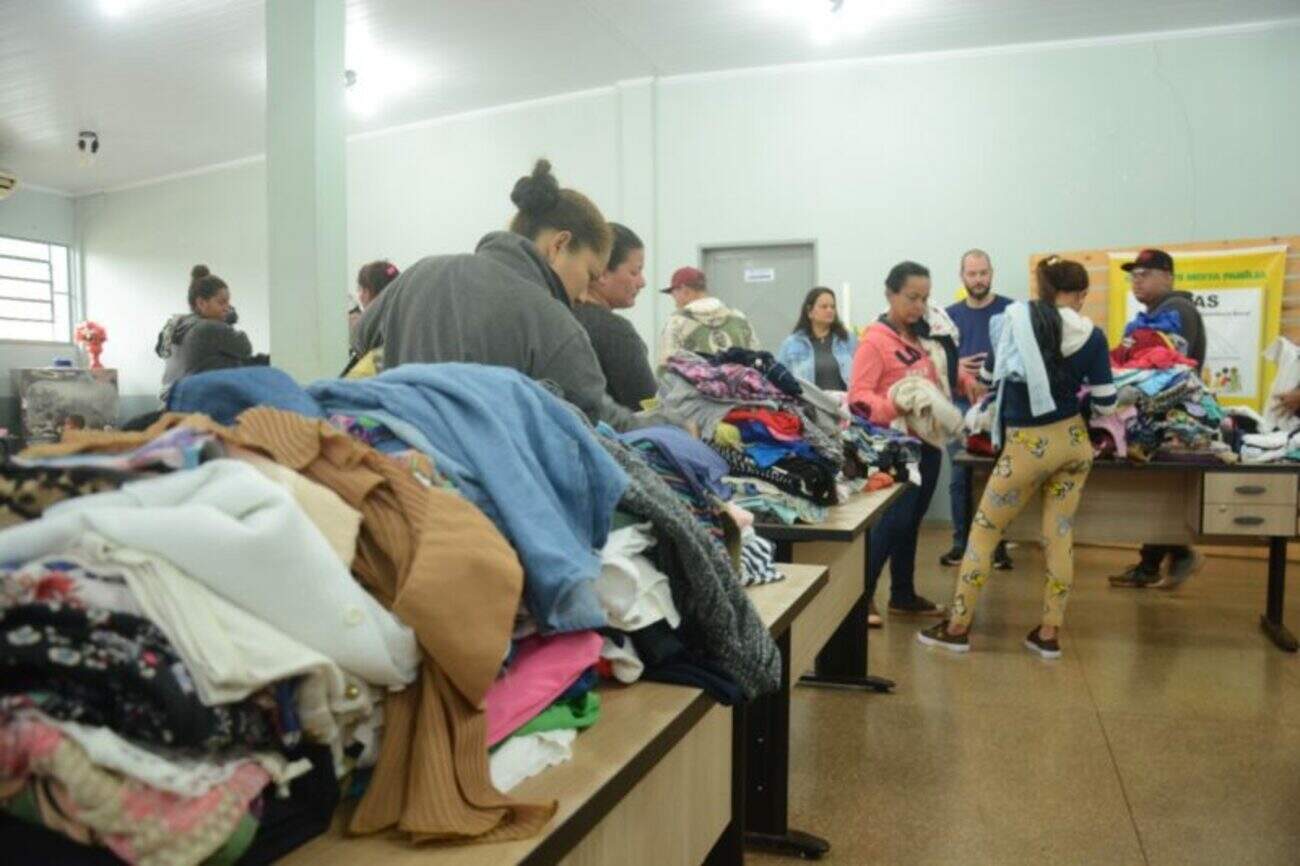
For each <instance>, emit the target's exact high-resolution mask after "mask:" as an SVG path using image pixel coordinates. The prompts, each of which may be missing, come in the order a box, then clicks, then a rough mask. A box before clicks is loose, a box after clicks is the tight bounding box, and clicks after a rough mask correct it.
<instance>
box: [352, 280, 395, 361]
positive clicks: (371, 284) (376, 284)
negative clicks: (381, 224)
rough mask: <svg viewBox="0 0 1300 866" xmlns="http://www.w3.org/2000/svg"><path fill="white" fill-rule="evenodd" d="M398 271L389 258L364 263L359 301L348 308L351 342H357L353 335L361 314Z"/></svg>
mask: <svg viewBox="0 0 1300 866" xmlns="http://www.w3.org/2000/svg"><path fill="white" fill-rule="evenodd" d="M398 273H400V271H398V270H397V265H395V264H393V263H392V262H390V261H388V260H387V259H380V260H378V261H374V262H371V263H370V264H368V265H362V266H361V270H359V271H357V292H356V301H357V302H356V304H355V305H354V306H353V307H352V309H350V310H348V339H349V340H350V341H351V342H355V339H353V337H354V335H355V333H356V329H357V322H360V321H361V314H362V313H364V312H365V311H366V308H367V307H369V306H370V305H371V304H373V303H374V302H375V299H376V298H378V297H379V293H380V292H382V291H383V290H384V289H385V288H386V287H387V286H388V284H389V283H391V282H392V281H393V280H395V279H397V275H398ZM349 366H350V365H349Z"/></svg>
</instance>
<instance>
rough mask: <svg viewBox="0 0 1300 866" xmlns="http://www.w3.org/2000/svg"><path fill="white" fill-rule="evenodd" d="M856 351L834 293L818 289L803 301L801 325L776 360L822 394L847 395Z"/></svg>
mask: <svg viewBox="0 0 1300 866" xmlns="http://www.w3.org/2000/svg"><path fill="white" fill-rule="evenodd" d="M857 349H858V341H857V338H856V337H854V336H853V335H852V334H850V333H849V332H848V329H847V328H845V327H844V323H843V322H841V321H840V316H839V312H838V311H837V310H836V308H835V293H834V292H833V291H831V290H830V289H828V288H826V287H825V286H818V287H816V288H815V289H813V290H812V291H810V292H809V293H808V296H807V297H806V298H804V300H803V306H802V307H800V308H799V322H798V323H797V324H796V325H795V326H794V332H793V333H792V334H790V336H788V337H786V338H785V341H784V342H782V343H781V348H780V349H779V350H777V353H776V359H777V360H778V361H780V362H781V363H782V364H784V365H785V366H786V367H788V368H789V369H790V372H792V373H794V374H795V375H796V376H798V377H799V378H800V379H806V380H808V381H809V382H812V383H813V384H815V385H816V386H817V387H818V388H821V389H822V390H823V391H847V390H848V387H849V382H852V381H853V354H854V352H856V351H857Z"/></svg>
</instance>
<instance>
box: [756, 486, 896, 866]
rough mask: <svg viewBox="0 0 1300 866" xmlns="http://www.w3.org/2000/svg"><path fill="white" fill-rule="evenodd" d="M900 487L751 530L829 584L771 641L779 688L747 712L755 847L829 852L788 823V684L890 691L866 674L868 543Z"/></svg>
mask: <svg viewBox="0 0 1300 866" xmlns="http://www.w3.org/2000/svg"><path fill="white" fill-rule="evenodd" d="M905 489H906V487H905V485H902V484H896V485H893V486H891V487H889V488H886V489H883V490H878V491H874V492H869V493H860V494H858V495H856V496H854V497H853V498H851V499H850V500H849V501H847V502H845V503H844V504H842V505H835V506H832V507H830V508H829V509H828V510H827V511H828V513H827V516H826V519H825V520H824V521H823V522H821V523H819V524H816V525H813V526H787V525H784V524H778V525H772V524H759V525H758V527H757V528H758V532H759V533H760V534H761V535H763V536H764V537H766V538H769V539H771V540H772V541H774V542H775V543H776V545H777V559H778V560H779V561H780V562H782V563H799V564H802V565H811V566H823V567H825V568H826V569H827V572H828V574H829V576H830V579H829V581H828V583H827V586H826V589H825V591H823V592H822V593H821V594H820V595H819V596H818V597H817V599H816V600H814V601H813V603H812V604H811V605H809V607H808V610H807V611H806V612H805V613H804V615H803V616H802V617H801V618H800V619H799V620H798V622H796V623H795V625H794V627H793V628H792V629H791V630H790V633H789V634H786V635H784V636H783V637H781V638H779V639H778V641H777V646H778V647H779V648H780V651H781V658H782V659H783V661H784V664H783V665H782V669H783V672H784V676H783V679H782V683H781V689H780V690H779V691H778V692H776V693H774V694H770V695H765V696H763V697H760V698H758V699H757V700H755V701H752V702H750V703H749V704H748V705H747V706H746V708H745V716H746V729H745V734H744V736H745V740H746V742H747V743H748V749H749V759H748V775H747V778H748V780H749V781H748V787H749V790H750V792H751V798H752V803H754V805H753V806H752V807H751V808H749V809H748V810H747V814H746V822H745V828H746V831H747V841H748V844H749V845H750V846H751V847H753V848H756V849H760V850H765V851H771V852H776V853H780V854H786V855H791V856H797V857H803V858H805V859H816V858H818V857H821V856H822V855H824V854H825V853H826V852H828V851H829V850H830V842H829V841H827V840H825V839H822V838H820V837H818V836H813V835H811V834H808V833H805V832H802V831H799V830H795V829H792V828H791V827H790V826H789V820H788V815H787V803H788V787H789V772H790V751H789V726H790V686H791V684H792V682H801V683H806V684H809V685H829V686H834V687H840V688H865V689H869V690H872V691H877V692H884V691H888V690H890V689H892V688H893V685H894V684H893V683H892V682H891V681H889V680H886V679H883V678H879V677H873V676H870V675H869V674H868V673H867V635H868V628H867V607H868V600H867V595H866V586H867V554H868V550H867V546H868V544H867V542H868V535H869V530H870V529H871V527H872V526H873V525H874V524H875V523H876V521H878V520H879V519H880V518H881V516H882V515H883V514H884V513H885V511H886V510H887V509H888V508H890V507H891V506H892V505H893V503H894V500H895V499H897V498H898V496H899V495H901V494H902V492H903V491H904V490H905ZM780 567H781V568H786V567H787V566H786V565H781V566H780ZM807 671H812V673H805V672H807ZM760 793H761V794H762V796H760Z"/></svg>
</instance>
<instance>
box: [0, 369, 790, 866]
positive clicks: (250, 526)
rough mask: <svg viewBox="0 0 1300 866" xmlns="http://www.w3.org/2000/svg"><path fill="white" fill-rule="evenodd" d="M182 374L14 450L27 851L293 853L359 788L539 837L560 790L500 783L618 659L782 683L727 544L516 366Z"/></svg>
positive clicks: (465, 832)
mask: <svg viewBox="0 0 1300 866" xmlns="http://www.w3.org/2000/svg"><path fill="white" fill-rule="evenodd" d="M171 397H172V408H173V409H175V410H177V411H176V412H174V413H172V414H168V415H165V416H163V417H161V418H160V419H159V420H158V421H157V423H155V424H153V425H152V426H151V427H149V428H148V429H147V430H145V431H143V432H140V433H105V432H79V433H75V434H70V436H69V439H68V441H65V442H64V443H61V444H58V445H51V446H42V447H40V448H37V449H31V450H29V451H28V452H26V453H25V454H24V455H23V458H22V459H21V460H20V461H14V462H11V463H8V464H6V465H5V466H4V467H3V469H2V470H0V526H4V527H6V528H4V529H3V531H0V563H5V565H4V567H3V569H0V633H3V634H4V636H5V640H3V641H0V820H2V821H4V822H5V823H4V824H3V826H4V828H5V834H6V843H7V845H9V846H10V847H9V848H8V849H7V850H10V851H18V852H19V854H18V859H19V860H20V861H22V862H61V863H63V862H66V863H77V862H104V861H105V860H106V859H108V860H111V859H113V858H117V859H120V860H124V861H126V862H131V863H135V862H142V863H159V864H162V863H167V864H173V863H175V864H190V863H201V862H214V863H216V862H221V863H261V862H270V861H271V860H273V859H275V858H277V857H280V856H282V855H283V854H284V853H286V852H287V851H288V850H291V849H292V848H293V847H296V846H297V845H300V844H302V843H303V842H304V841H306V840H307V839H309V838H311V837H312V836H314V835H317V834H319V833H321V832H323V831H324V830H325V829H326V828H327V827H328V826H329V824H330V821H331V819H332V817H333V814H332V813H333V811H334V808H335V805H336V804H337V802H338V800H339V797H340V791H342V790H346V791H348V792H349V794H350V795H351V794H355V795H357V796H360V802H359V803H358V804H357V806H356V808H355V809H354V810H353V811H352V814H351V818H350V822H349V825H348V829H349V830H350V831H352V832H356V833H370V832H378V831H383V830H387V829H390V828H395V829H399V830H401V831H402V832H403V833H404V834H405V835H406V836H407V837H408V838H410V839H412V840H413V841H426V840H449V841H461V842H465V841H486V840H503V839H510V838H520V837H523V836H527V835H531V834H533V833H536V832H537V831H539V830H540V829H541V828H542V827H543V826H544V825H545V823H546V822H547V821H548V820H549V819H550V817H551V816H552V815H553V814H554V811H555V804H554V803H524V802H519V801H517V800H515V799H512V798H510V797H508V796H506V795H504V794H502V793H500V792H501V791H503V790H508V789H509V788H510V787H512V786H513V785H514V784H515V783H516V782H517V781H518V780H520V779H522V778H526V777H527V776H528V775H530V774H532V773H534V772H538V771H540V770H541V769H543V768H545V767H546V766H549V765H551V764H553V763H556V762H558V761H560V760H564V759H565V758H566V757H567V755H568V754H569V753H570V750H571V748H572V746H573V741H574V738H575V736H576V731H578V730H580V729H582V728H584V727H587V726H589V725H590V724H592V723H593V722H595V721H596V719H597V718H598V717H599V695H598V693H596V692H594V691H593V686H594V685H595V684H596V682H597V680H598V677H599V676H600V675H601V674H602V673H603V674H604V675H607V676H610V677H613V678H616V679H619V680H622V681H628V680H630V679H635V678H636V676H639V675H642V674H643V673H644V675H645V676H649V675H650V674H649V671H650V668H651V667H652V664H653V665H658V666H660V667H661V668H662V669H663V673H662V676H663V678H665V679H669V680H671V681H686V680H687V679H688V678H691V677H694V678H695V681H697V682H700V683H701V684H705V683H707V686H706V687H714V688H719V689H725V690H726V692H727V694H728V696H729V697H731V698H734V699H737V700H738V699H747V698H752V697H754V696H756V695H758V694H761V693H765V692H768V691H771V690H774V689H775V688H777V687H778V685H779V682H780V673H781V669H780V655H779V652H778V651H777V648H776V646H775V644H774V643H773V641H772V639H771V637H770V635H769V634H768V632H767V630H766V629H765V628H764V627H763V626H762V623H761V621H760V620H759V618H758V616H757V613H756V611H754V609H753V607H752V605H751V604H750V603H749V601H748V599H747V597H746V596H745V594H744V593H743V591H742V590H741V589H740V582H739V580H738V577H737V574H736V573H735V571H734V569H733V567H732V563H731V561H730V560H729V558H728V557H727V555H726V552H725V550H724V549H723V548H722V546H721V545H720V544H718V542H717V541H716V539H714V538H713V537H712V536H711V535H710V534H709V533H708V531H707V530H706V529H705V528H704V527H702V526H701V525H700V523H699V522H698V520H697V519H696V517H695V516H694V515H693V514H692V513H691V512H690V510H689V509H688V508H687V507H686V506H685V505H683V504H682V502H681V501H680V499H679V498H678V496H677V495H676V494H675V493H674V492H673V491H672V490H670V489H669V488H668V486H667V485H665V484H664V482H663V480H662V479H661V478H660V477H659V476H658V475H656V473H655V471H654V470H653V469H651V468H650V467H649V466H648V465H647V463H646V462H645V460H644V459H643V458H642V457H641V456H639V455H638V454H636V453H634V452H632V451H631V450H629V449H628V448H626V447H625V446H623V445H622V444H621V443H618V442H617V441H613V440H610V439H605V438H603V437H601V436H598V435H596V434H595V432H594V431H592V429H591V428H590V427H589V426H588V425H587V424H586V422H585V419H583V417H582V416H581V414H580V413H578V412H577V411H576V410H574V409H573V407H571V406H569V405H568V404H565V403H563V402H562V401H560V400H558V399H557V398H556V397H554V396H553V395H552V394H550V393H549V392H548V391H546V390H545V389H543V388H541V387H540V386H538V385H537V384H536V383H534V382H532V381H531V380H528V379H527V378H525V377H523V376H521V375H520V374H518V373H515V372H514V371H510V370H504V369H499V368H487V367H479V366H476V365H451V364H448V365H411V366H406V367H399V368H397V369H394V370H391V371H389V372H388V373H385V374H384V375H382V376H379V377H376V378H374V379H370V380H365V381H361V382H342V381H335V380H331V381H326V382H320V383H317V384H316V385H314V386H312V388H311V389H310V390H303V389H301V388H299V387H298V386H297V385H296V384H295V383H293V381H292V380H291V379H290V378H289V377H288V376H286V375H285V374H283V373H282V372H280V371H278V370H275V369H273V368H260V369H258V368H244V369H238V370H226V371H219V372H213V373H206V374H200V375H198V376H194V377H191V378H189V379H186V380H183V381H182V382H181V383H180V384H179V385H178V387H177V388H176V389H174V391H173V393H172V395H171ZM619 514H623V515H625V517H626V518H627V520H628V522H629V523H630V525H633V526H635V527H637V529H636V531H637V532H639V533H641V535H640V536H639V537H638V538H637V539H635V540H633V539H629V537H628V536H627V535H623V536H620V535H619V532H620V530H621V528H622V527H621V525H617V524H619V521H620V518H619V517H618V515H619ZM611 545H621V546H615V547H611ZM638 545H639V547H638ZM629 551H632V552H629ZM616 557H621V560H619V564H618V565H615V564H614V562H615V558H616ZM638 557H639V558H638ZM618 568H622V569H623V572H622V577H620V576H619V575H617V574H613V573H612V572H611V573H610V574H607V571H608V570H609V569H614V570H615V571H617V569H618ZM629 570H630V571H631V572H633V573H634V574H635V578H634V579H631V582H630V583H629V582H628V579H627V574H628V571H629ZM620 580H621V581H622V582H620ZM656 611H657V612H658V613H657V616H656ZM629 634H630V635H632V637H633V638H635V637H636V636H637V635H645V638H644V640H643V641H642V642H643V643H644V644H645V646H646V650H645V652H644V653H643V652H641V650H642V647H641V646H640V644H639V643H638V644H636V645H634V642H633V641H632V640H629V639H628V638H627V635H629ZM607 635H608V637H607ZM665 641H667V643H668V644H669V646H668V649H667V650H665V649H664V646H665ZM674 642H675V643H674ZM646 653H649V654H651V655H652V657H653V663H652V662H651V660H649V659H645V654H646ZM110 852H111V853H110Z"/></svg>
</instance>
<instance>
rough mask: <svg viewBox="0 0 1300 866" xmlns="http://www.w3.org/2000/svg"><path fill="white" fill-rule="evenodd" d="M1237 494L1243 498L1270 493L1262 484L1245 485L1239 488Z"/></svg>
mask: <svg viewBox="0 0 1300 866" xmlns="http://www.w3.org/2000/svg"><path fill="white" fill-rule="evenodd" d="M1237 492H1238V493H1240V494H1241V495H1242V496H1259V495H1261V494H1263V493H1266V492H1268V488H1267V487H1265V486H1264V485H1262V484H1243V485H1241V486H1240V487H1238V488H1237Z"/></svg>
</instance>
